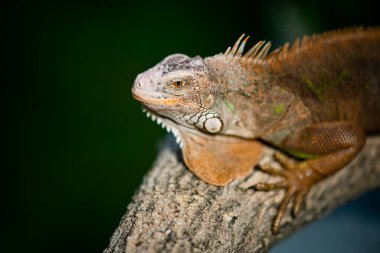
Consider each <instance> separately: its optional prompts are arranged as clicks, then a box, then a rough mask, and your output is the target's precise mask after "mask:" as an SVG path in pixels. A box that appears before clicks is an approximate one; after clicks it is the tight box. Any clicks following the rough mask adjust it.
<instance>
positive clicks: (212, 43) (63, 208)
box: [0, 0, 380, 252]
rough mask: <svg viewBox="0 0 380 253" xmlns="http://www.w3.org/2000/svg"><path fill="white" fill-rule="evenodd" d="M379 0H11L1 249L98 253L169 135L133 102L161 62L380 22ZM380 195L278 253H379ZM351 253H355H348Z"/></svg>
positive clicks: (5, 23) (7, 8) (5, 9)
mask: <svg viewBox="0 0 380 253" xmlns="http://www.w3.org/2000/svg"><path fill="white" fill-rule="evenodd" d="M371 2H373V1H370V0H360V1H359V0H356V1H348V0H340V1H331V0H330V1H327V0H319V1H307V2H304V1H265V0H262V1H256V2H253V1H250V4H251V6H253V7H248V5H247V4H244V3H238V2H236V1H199V0H193V1H182V2H179V1H173V2H164V1H150V0H145V1H139V2H137V1H136V2H128V1H46V2H45V1H40V0H36V1H9V2H8V3H2V6H1V7H2V8H1V11H2V15H1V16H2V28H3V29H2V31H3V39H2V42H3V48H2V49H3V52H2V53H3V54H2V55H3V57H4V60H5V65H3V66H4V67H3V68H4V70H5V75H4V78H5V80H4V81H3V85H2V86H1V95H2V98H1V109H3V110H4V111H3V113H2V115H3V117H2V118H3V121H2V125H3V126H5V131H3V133H4V136H3V138H4V141H3V143H4V145H3V148H4V151H5V152H2V153H3V156H4V157H3V158H2V160H3V165H2V166H1V179H2V183H1V185H2V188H3V191H2V196H3V197H2V199H3V200H2V201H1V210H2V212H1V213H2V219H1V220H2V222H1V225H0V226H1V237H0V238H1V239H0V240H1V249H0V251H1V252H21V251H28V252H76V251H83V252H101V251H102V250H103V249H104V248H105V247H106V246H107V245H108V242H109V239H110V237H111V235H112V233H113V231H114V229H115V228H116V227H117V225H118V223H119V221H120V218H121V217H122V215H123V213H124V212H125V210H126V207H127V205H128V203H129V202H130V200H131V197H132V195H133V193H134V191H135V190H136V189H138V187H139V184H140V182H141V181H142V179H143V176H144V175H145V173H146V172H147V171H148V170H149V168H150V166H151V164H152V163H153V161H154V159H155V157H156V154H157V151H158V143H159V141H160V140H161V139H162V138H163V136H165V132H164V131H163V130H162V129H161V128H159V127H158V126H156V125H155V124H154V123H152V122H150V120H148V119H146V117H145V115H144V114H143V113H142V112H141V106H140V105H139V103H137V102H136V101H134V100H133V99H132V97H131V92H130V90H131V87H132V84H133V81H134V78H135V77H136V75H137V74H138V73H140V72H142V71H144V70H146V69H148V68H150V67H152V66H153V65H154V64H156V63H157V62H158V61H160V60H161V59H163V58H164V57H165V56H167V55H169V54H173V53H185V54H188V55H190V56H195V55H201V56H202V57H205V56H210V55H214V54H217V53H220V52H224V50H225V49H226V48H227V46H230V45H232V44H233V43H234V42H235V40H236V39H237V38H238V36H240V35H241V34H242V33H246V34H248V35H251V38H252V39H251V42H250V43H251V45H253V43H254V42H255V41H257V40H262V39H264V40H271V41H272V42H273V44H274V47H277V46H279V45H281V44H282V43H284V42H286V41H288V40H290V41H293V40H294V39H295V38H296V37H297V36H301V35H303V34H311V33H315V32H322V31H325V30H329V29H334V28H341V27H347V26H353V25H365V26H370V25H379V23H380V22H379V21H380V20H379V11H378V8H376V7H375V6H374V5H373V4H371ZM379 196H380V193H379V191H377V192H373V193H370V194H367V195H366V196H364V197H362V198H360V199H358V200H357V201H354V202H353V203H351V204H349V205H346V206H345V207H342V208H340V209H338V210H337V211H335V212H333V213H332V214H331V215H330V216H328V217H327V218H325V219H322V220H320V221H318V222H317V223H314V224H313V225H311V226H309V227H307V228H306V229H304V230H303V231H302V232H301V233H298V234H297V235H295V236H293V237H291V238H290V239H288V240H287V241H285V242H284V243H281V244H279V245H278V246H276V247H275V248H274V250H273V252H305V251H308V252H343V251H345V252H380V212H379V211H380V206H379V204H380V197H379ZM350 250H351V251H350Z"/></svg>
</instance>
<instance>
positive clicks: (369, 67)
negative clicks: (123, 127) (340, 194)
mask: <svg viewBox="0 0 380 253" xmlns="http://www.w3.org/2000/svg"><path fill="white" fill-rule="evenodd" d="M242 37H243V36H242ZM242 37H241V38H240V39H239V40H238V41H237V42H236V44H235V46H234V47H233V48H232V49H231V50H230V49H228V50H227V51H226V53H224V54H219V55H216V56H213V57H207V58H205V59H202V58H200V57H199V56H196V57H194V58H190V57H188V56H185V55H180V54H176V55H171V56H169V57H167V58H165V59H164V60H163V61H162V62H160V63H159V64H157V65H156V66H155V67H153V68H152V69H149V70H148V71H146V72H144V73H142V74H140V75H139V76H138V77H137V78H136V80H135V84H134V86H133V89H132V93H133V96H134V97H135V98H136V99H138V100H139V101H141V102H142V103H143V104H144V106H145V108H146V110H148V113H149V115H153V116H152V117H153V118H156V117H158V119H157V121H158V122H159V123H161V122H162V124H164V125H165V126H166V127H167V128H168V129H170V130H171V131H173V133H174V134H175V135H176V136H177V137H178V138H177V139H178V141H179V142H180V145H181V148H182V153H183V156H184V160H185V163H186V164H187V166H188V167H189V168H190V169H191V170H192V171H193V172H194V173H195V174H196V175H197V176H198V177H200V178H201V179H203V180H205V181H206V182H208V183H211V184H214V185H225V184H227V183H229V182H231V181H232V180H233V179H234V178H236V177H239V176H246V175H248V174H249V173H250V171H251V169H252V167H253V166H254V165H255V164H257V162H258V160H259V158H260V154H261V146H260V144H259V142H258V141H257V140H263V141H264V142H267V143H271V144H272V145H274V146H276V147H278V148H279V149H280V150H281V151H282V153H280V152H279V153H277V154H276V156H275V157H276V159H277V160H278V162H279V163H280V164H281V165H282V167H283V168H284V169H283V170H281V171H278V170H275V169H273V168H270V167H269V166H263V167H262V168H261V170H262V171H264V172H266V173H269V174H273V175H277V176H281V177H282V178H283V179H282V180H281V181H279V182H278V183H276V184H266V183H259V184H257V185H255V186H254V188H255V189H256V190H264V191H267V190H273V189H285V191H286V193H285V196H284V198H283V201H282V202H281V204H280V207H279V211H278V213H277V216H276V218H275V220H274V222H273V227H272V230H273V232H274V233H276V232H278V230H279V229H280V224H281V220H282V217H283V216H284V214H285V211H286V209H287V206H288V204H289V202H290V201H291V200H293V214H294V215H295V216H296V215H297V214H298V213H299V211H300V208H301V205H302V201H303V198H304V196H305V194H307V192H308V191H309V189H310V187H311V186H313V185H314V184H315V183H317V182H319V181H321V180H323V179H324V178H326V177H328V176H330V175H332V174H334V173H336V172H337V171H339V170H340V169H341V168H343V167H344V166H346V165H347V164H349V163H350V162H351V161H352V160H353V159H354V158H355V157H356V156H357V154H358V153H359V152H360V150H361V149H362V148H363V146H364V144H365V133H376V132H378V131H379V130H380V116H379V113H380V99H379V98H380V29H378V28H368V29H360V28H355V29H346V30H341V31H334V32H328V33H325V34H322V35H314V36H312V37H311V38H309V37H304V38H303V41H302V42H301V43H300V42H299V41H298V40H297V41H296V42H295V43H294V44H293V46H292V48H291V49H289V44H285V45H284V46H283V47H282V48H279V49H276V50H274V51H273V52H272V53H270V54H269V55H267V52H268V50H269V47H270V44H269V43H267V44H265V43H263V42H259V43H257V44H256V45H255V46H254V47H253V48H252V49H250V50H249V51H248V52H247V53H246V54H245V55H244V56H243V55H242V52H243V49H244V46H245V43H246V41H247V39H248V38H246V39H245V40H243V42H241V39H242ZM292 157H293V158H292ZM294 158H296V159H294Z"/></svg>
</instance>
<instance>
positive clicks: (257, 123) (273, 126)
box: [205, 55, 308, 143]
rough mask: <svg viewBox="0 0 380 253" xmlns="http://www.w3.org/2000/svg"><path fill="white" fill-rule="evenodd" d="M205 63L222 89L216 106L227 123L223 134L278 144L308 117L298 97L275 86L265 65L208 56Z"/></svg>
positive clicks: (220, 56)
mask: <svg viewBox="0 0 380 253" xmlns="http://www.w3.org/2000/svg"><path fill="white" fill-rule="evenodd" d="M205 64H206V66H207V68H208V70H209V72H210V76H211V78H212V80H213V81H214V82H217V83H218V84H219V87H220V89H219V95H218V96H217V98H218V101H217V104H216V106H217V107H220V108H222V109H221V111H222V112H223V114H224V117H225V122H227V125H226V127H225V131H224V132H223V133H224V134H226V135H234V136H240V137H245V138H264V139H267V140H268V141H270V142H276V143H277V142H280V141H281V140H282V139H283V138H285V137H286V135H287V134H288V132H289V131H291V128H289V125H294V124H299V123H298V122H300V121H304V118H305V117H307V115H308V111H307V109H306V108H305V107H304V106H303V104H302V103H301V101H299V99H298V98H297V97H296V96H294V95H293V94H292V93H290V92H288V91H286V90H285V89H283V88H281V87H280V86H279V85H276V84H273V83H272V80H271V75H270V73H269V72H268V71H267V66H266V65H265V64H258V65H254V64H252V65H243V64H241V63H239V62H235V61H231V60H229V59H228V58H226V57H224V56H223V55H217V56H214V57H208V58H206V59H205ZM296 112H297V113H296ZM298 112H299V113H298ZM302 124H304V123H302ZM281 129H284V131H281ZM285 129H286V130H285ZM273 133H276V136H274V135H273ZM278 133H280V134H278Z"/></svg>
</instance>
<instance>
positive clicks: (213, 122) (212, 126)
mask: <svg viewBox="0 0 380 253" xmlns="http://www.w3.org/2000/svg"><path fill="white" fill-rule="evenodd" d="M204 126H205V128H206V131H207V132H209V133H218V132H219V131H220V130H222V122H221V121H220V119H219V118H211V119H207V120H206V122H205V124H204Z"/></svg>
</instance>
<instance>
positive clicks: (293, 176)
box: [252, 152, 321, 234]
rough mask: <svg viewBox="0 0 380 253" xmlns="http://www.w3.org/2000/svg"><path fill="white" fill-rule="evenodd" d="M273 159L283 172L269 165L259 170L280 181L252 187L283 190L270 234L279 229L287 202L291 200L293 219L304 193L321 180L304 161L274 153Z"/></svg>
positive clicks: (264, 189)
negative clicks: (279, 178)
mask: <svg viewBox="0 0 380 253" xmlns="http://www.w3.org/2000/svg"><path fill="white" fill-rule="evenodd" d="M274 157H275V159H276V160H277V161H278V162H279V163H280V164H281V165H282V167H283V170H278V169H274V168H272V167H271V166H270V165H269V164H265V165H264V166H262V167H260V168H259V169H260V170H261V171H263V172H265V173H267V174H270V175H274V176H280V177H282V180H281V181H279V182H277V183H258V184H256V185H254V186H252V187H253V188H254V189H255V190H257V191H272V190H276V189H285V191H286V192H285V196H284V198H283V199H282V201H281V204H280V207H279V209H278V212H277V215H276V217H275V219H274V221H273V224H272V232H273V233H275V234H276V233H277V232H278V231H279V229H280V224H281V220H282V218H283V217H284V214H285V212H286V210H287V207H288V204H289V202H290V201H291V200H293V209H292V214H293V217H297V215H298V214H299V212H300V208H301V205H302V203H303V200H304V197H305V195H306V193H307V192H308V191H309V190H310V187H311V186H312V185H313V184H315V183H316V182H317V181H319V180H320V179H321V178H320V176H318V175H317V174H316V173H315V172H314V170H313V169H312V168H311V167H309V166H308V164H307V162H306V161H303V162H297V161H294V160H293V159H291V158H289V157H287V156H285V155H283V154H282V153H280V152H277V153H275V155H274Z"/></svg>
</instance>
